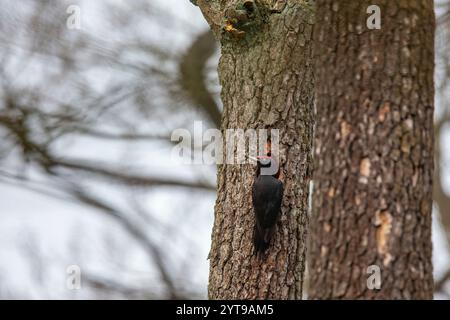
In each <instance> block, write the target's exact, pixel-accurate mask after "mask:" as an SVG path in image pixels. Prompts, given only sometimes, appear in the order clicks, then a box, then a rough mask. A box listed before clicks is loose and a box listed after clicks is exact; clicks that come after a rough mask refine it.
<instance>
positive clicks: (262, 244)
mask: <svg viewBox="0 0 450 320" xmlns="http://www.w3.org/2000/svg"><path fill="white" fill-rule="evenodd" d="M270 238H271V231H270V229H262V230H260V229H259V228H258V226H257V225H255V229H254V232H253V244H254V246H255V253H256V254H258V253H263V252H264V251H266V250H267V248H269V244H270Z"/></svg>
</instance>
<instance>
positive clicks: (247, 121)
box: [197, 0, 313, 299]
mask: <svg viewBox="0 0 450 320" xmlns="http://www.w3.org/2000/svg"><path fill="white" fill-rule="evenodd" d="M241 2H242V1H204V0H203V1H202V0H199V1H197V4H198V5H199V6H200V8H201V10H202V12H203V14H204V16H205V17H206V19H207V20H208V22H209V23H210V25H211V28H212V30H213V31H214V32H215V35H216V37H217V38H219V40H220V42H221V50H222V55H221V59H220V65H219V77H220V82H221V85H222V100H223V104H224V111H223V116H222V126H221V129H222V130H225V129H227V128H235V129H237V128H240V129H244V130H246V129H252V128H253V129H256V128H265V129H272V128H273V129H279V130H280V158H281V159H280V168H281V171H282V175H283V176H284V178H283V181H284V184H285V192H284V198H283V205H282V212H281V215H280V221H279V223H278V225H277V231H276V233H275V235H274V238H273V240H272V243H271V246H270V248H269V249H268V254H267V256H266V258H264V259H262V260H261V259H258V258H257V257H256V256H255V255H254V248H253V243H252V235H253V227H254V223H255V221H254V213H253V208H252V202H251V188H252V184H253V179H254V176H255V167H254V166H251V165H222V166H219V172H218V197H217V202H216V206H215V221H214V228H213V233H212V246H211V251H210V254H209V259H210V277H209V288H208V290H209V298H211V299H300V298H301V297H302V283H303V273H304V268H305V241H306V227H307V221H308V216H307V208H308V188H309V181H310V173H311V168H310V166H312V165H311V162H312V161H311V156H310V153H311V147H312V133H313V74H312V60H311V56H312V50H311V42H312V27H313V8H312V7H311V5H310V4H308V2H307V1H292V2H291V3H289V4H288V6H287V7H286V8H285V9H284V10H283V11H282V12H281V13H270V12H269V9H270V8H271V6H272V5H273V4H274V3H273V2H274V1H256V6H257V9H258V16H257V17H256V18H255V24H254V26H252V27H251V28H249V29H247V30H246V34H245V35H244V36H243V37H241V38H238V37H234V36H233V35H231V33H227V32H225V31H224V30H223V27H224V25H223V21H224V17H223V16H224V15H223V13H224V11H225V10H226V9H227V8H230V6H234V7H235V8H236V7H238V6H239V5H240V4H242V3H241ZM225 3H226V4H225Z"/></svg>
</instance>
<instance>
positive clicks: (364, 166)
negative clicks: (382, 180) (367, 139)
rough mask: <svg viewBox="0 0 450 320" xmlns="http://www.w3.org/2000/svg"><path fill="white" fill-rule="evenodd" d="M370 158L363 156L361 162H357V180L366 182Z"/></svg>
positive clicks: (368, 174)
mask: <svg viewBox="0 0 450 320" xmlns="http://www.w3.org/2000/svg"><path fill="white" fill-rule="evenodd" d="M370 167H371V163H370V159H369V158H364V159H362V161H361V163H360V164H359V174H360V175H361V177H360V179H359V182H360V183H364V184H367V182H368V181H367V178H368V177H369V176H370Z"/></svg>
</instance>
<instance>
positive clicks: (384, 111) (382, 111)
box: [378, 102, 391, 122]
mask: <svg viewBox="0 0 450 320" xmlns="http://www.w3.org/2000/svg"><path fill="white" fill-rule="evenodd" d="M390 110H391V106H390V104H389V102H386V103H384V104H383V106H382V107H381V109H380V111H379V112H378V120H380V122H384V120H386V115H387V114H388V113H389V111H390Z"/></svg>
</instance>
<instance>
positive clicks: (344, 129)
mask: <svg viewBox="0 0 450 320" xmlns="http://www.w3.org/2000/svg"><path fill="white" fill-rule="evenodd" d="M351 131H352V126H351V125H349V124H348V123H347V122H345V121H342V122H341V137H342V139H345V138H347V137H348V135H349V134H350V132H351Z"/></svg>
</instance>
